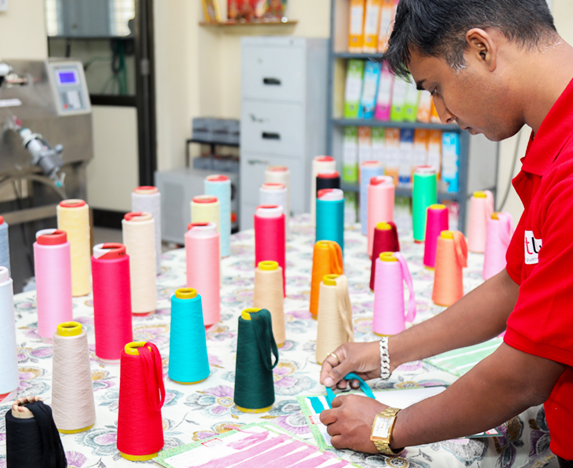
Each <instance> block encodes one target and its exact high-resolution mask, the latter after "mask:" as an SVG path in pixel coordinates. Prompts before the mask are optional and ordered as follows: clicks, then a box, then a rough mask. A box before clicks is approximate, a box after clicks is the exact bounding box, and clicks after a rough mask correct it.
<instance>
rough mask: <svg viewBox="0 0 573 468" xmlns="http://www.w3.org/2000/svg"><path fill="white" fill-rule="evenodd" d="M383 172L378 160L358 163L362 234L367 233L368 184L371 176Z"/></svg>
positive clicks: (379, 174)
mask: <svg viewBox="0 0 573 468" xmlns="http://www.w3.org/2000/svg"><path fill="white" fill-rule="evenodd" d="M383 174H384V168H383V166H382V163H381V162H379V161H364V162H363V163H361V164H360V229H361V231H360V232H362V235H364V236H366V235H367V234H368V186H369V185H370V180H371V179H372V177H376V176H381V175H383ZM380 221H384V220H380ZM389 221H392V220H389Z"/></svg>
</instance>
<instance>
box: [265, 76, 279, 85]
mask: <svg viewBox="0 0 573 468" xmlns="http://www.w3.org/2000/svg"><path fill="white" fill-rule="evenodd" d="M263 83H264V84H266V85H268V86H280V85H281V84H282V82H281V80H279V79H277V78H263Z"/></svg>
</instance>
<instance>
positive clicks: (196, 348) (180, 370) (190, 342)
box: [169, 288, 211, 385]
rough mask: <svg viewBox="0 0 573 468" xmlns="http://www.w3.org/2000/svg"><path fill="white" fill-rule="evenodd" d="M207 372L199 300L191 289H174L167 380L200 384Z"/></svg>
mask: <svg viewBox="0 0 573 468" xmlns="http://www.w3.org/2000/svg"><path fill="white" fill-rule="evenodd" d="M190 357H191V359H190ZM210 372H211V371H210V370H209V357H208V356H207V338H206V336H205V323H204V322H203V307H202V306H201V296H199V295H198V294H197V291H196V290H195V289H193V288H181V289H178V290H177V291H175V294H174V295H173V296H171V336H170V339H169V378H170V379H171V380H173V381H175V382H177V383H180V384H186V385H190V384H196V383H199V382H202V381H203V380H205V379H206V378H207V377H209V373H210Z"/></svg>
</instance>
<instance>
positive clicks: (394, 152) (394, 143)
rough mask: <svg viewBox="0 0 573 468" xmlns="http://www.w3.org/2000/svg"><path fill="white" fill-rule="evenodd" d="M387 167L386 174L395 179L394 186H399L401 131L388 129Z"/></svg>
mask: <svg viewBox="0 0 573 468" xmlns="http://www.w3.org/2000/svg"><path fill="white" fill-rule="evenodd" d="M385 154H386V167H385V170H384V174H385V175H387V176H390V177H392V178H393V179H394V185H398V173H399V168H400V129H399V128H387V129H386V151H385Z"/></svg>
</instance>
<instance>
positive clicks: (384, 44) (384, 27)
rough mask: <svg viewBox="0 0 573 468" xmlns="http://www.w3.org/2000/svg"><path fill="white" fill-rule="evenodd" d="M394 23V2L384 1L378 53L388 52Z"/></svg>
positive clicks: (391, 0)
mask: <svg viewBox="0 0 573 468" xmlns="http://www.w3.org/2000/svg"><path fill="white" fill-rule="evenodd" d="M393 23H394V0H382V5H381V8H380V27H379V28H378V31H379V32H378V52H380V53H382V52H386V50H387V49H388V41H389V40H390V35H391V34H392V25H393Z"/></svg>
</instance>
